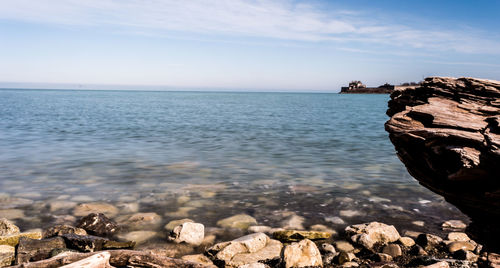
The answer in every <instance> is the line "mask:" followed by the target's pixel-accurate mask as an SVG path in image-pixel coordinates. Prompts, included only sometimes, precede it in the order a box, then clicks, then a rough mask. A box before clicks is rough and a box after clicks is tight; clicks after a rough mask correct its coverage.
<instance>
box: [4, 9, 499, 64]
mask: <svg viewBox="0 0 500 268" xmlns="http://www.w3.org/2000/svg"><path fill="white" fill-rule="evenodd" d="M314 3H316V2H305V3H297V2H296V1H291V0H278V1H270V0H269V1H267V0H220V1H213V0H211V1H207V0H190V1H169V0H85V1H81V0H37V1H32V0H6V1H3V2H2V5H1V6H0V18H3V19H13V20H23V21H30V22H36V23H49V24H58V25H81V26H88V27H112V28H116V29H115V30H117V31H121V32H123V31H127V32H130V33H144V34H157V35H167V36H169V37H174V38H175V36H176V34H179V33H183V34H185V33H190V34H203V35H207V36H210V35H217V36H223V37H226V38H231V37H235V36H236V37H252V38H255V37H257V38H269V39H282V40H292V41H302V42H318V41H322V42H325V41H326V42H344V43H346V42H362V43H368V44H371V43H373V44H383V45H385V46H391V47H411V48H417V49H433V50H451V51H456V52H460V53H491V54H500V42H499V41H498V40H494V39H493V40H492V39H489V38H488V37H487V36H486V35H484V34H481V32H480V31H479V30H474V29H467V30H452V31H451V30H443V29H437V28H436V29H422V28H419V27H416V26H413V27H411V26H404V25H398V24H394V23H392V24H390V23H387V22H384V20H382V19H379V20H377V19H376V18H377V16H376V14H370V13H368V11H366V12H363V11H359V10H346V9H339V10H337V11H335V10H331V9H328V10H326V9H324V8H323V7H322V6H320V4H318V3H316V4H314ZM368 15H369V16H370V18H371V19H370V20H368V19H366V17H367V16H368Z"/></svg>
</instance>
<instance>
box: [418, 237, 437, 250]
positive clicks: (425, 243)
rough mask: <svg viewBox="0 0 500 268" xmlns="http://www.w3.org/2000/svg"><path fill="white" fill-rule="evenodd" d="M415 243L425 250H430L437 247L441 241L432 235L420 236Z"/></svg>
mask: <svg viewBox="0 0 500 268" xmlns="http://www.w3.org/2000/svg"><path fill="white" fill-rule="evenodd" d="M416 242H417V244H419V245H420V246H422V247H423V248H424V249H425V250H430V249H434V248H436V247H437V246H439V245H440V244H441V243H442V242H443V239H442V238H441V237H439V236H437V235H433V234H420V235H419V236H418V237H417V240H416Z"/></svg>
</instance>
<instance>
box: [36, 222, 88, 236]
mask: <svg viewBox="0 0 500 268" xmlns="http://www.w3.org/2000/svg"><path fill="white" fill-rule="evenodd" d="M65 234H77V235H87V231H85V230H84V229H81V228H76V227H73V226H71V225H66V224H61V225H55V226H52V227H50V228H48V229H47V230H45V231H44V232H43V235H42V237H43V238H50V237H54V236H62V235H65Z"/></svg>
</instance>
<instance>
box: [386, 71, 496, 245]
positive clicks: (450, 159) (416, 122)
mask: <svg viewBox="0 0 500 268" xmlns="http://www.w3.org/2000/svg"><path fill="white" fill-rule="evenodd" d="M387 115H389V116H390V117H391V118H390V120H389V121H387V122H386V124H385V129H386V130H387V131H388V132H389V137H390V139H391V141H392V143H393V144H394V146H395V148H396V151H397V154H398V156H399V158H400V159H401V161H402V162H403V163H404V164H405V165H406V167H407V169H408V171H409V172H410V174H411V175H412V176H413V177H414V178H415V179H417V180H418V181H419V182H420V184H422V185H423V186H425V187H427V188H429V189H431V190H432V191H434V192H436V193H438V194H440V195H442V196H444V197H445V199H446V200H447V201H448V202H450V203H452V204H454V205H455V206H456V207H457V208H459V209H460V210H461V211H462V212H464V213H465V214H467V215H468V216H470V217H471V219H472V221H473V223H480V224H481V226H483V224H486V225H490V226H493V231H495V229H496V232H494V234H493V233H490V235H488V236H489V237H490V238H491V237H492V236H493V237H494V236H497V238H498V237H499V234H500V229H499V228H497V227H498V222H496V220H494V219H500V82H498V81H492V80H482V79H476V78H458V79H457V78H446V77H429V78H426V79H425V81H424V82H423V83H422V84H421V85H420V86H418V87H416V88H406V89H401V90H397V91H394V92H393V93H392V94H391V100H390V101H389V109H388V110H387ZM493 221H494V222H493ZM495 226H496V227H495ZM480 228H481V229H482V228H483V227H480Z"/></svg>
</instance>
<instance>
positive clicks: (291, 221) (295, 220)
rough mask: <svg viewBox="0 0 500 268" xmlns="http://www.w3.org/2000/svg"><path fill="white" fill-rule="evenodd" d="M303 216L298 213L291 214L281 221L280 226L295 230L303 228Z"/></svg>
mask: <svg viewBox="0 0 500 268" xmlns="http://www.w3.org/2000/svg"><path fill="white" fill-rule="evenodd" d="M304 221H305V219H304V217H301V216H298V215H295V214H294V215H291V216H290V217H288V218H287V219H285V220H283V221H282V222H281V227H282V228H284V229H296V230H304V225H303V224H304Z"/></svg>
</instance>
